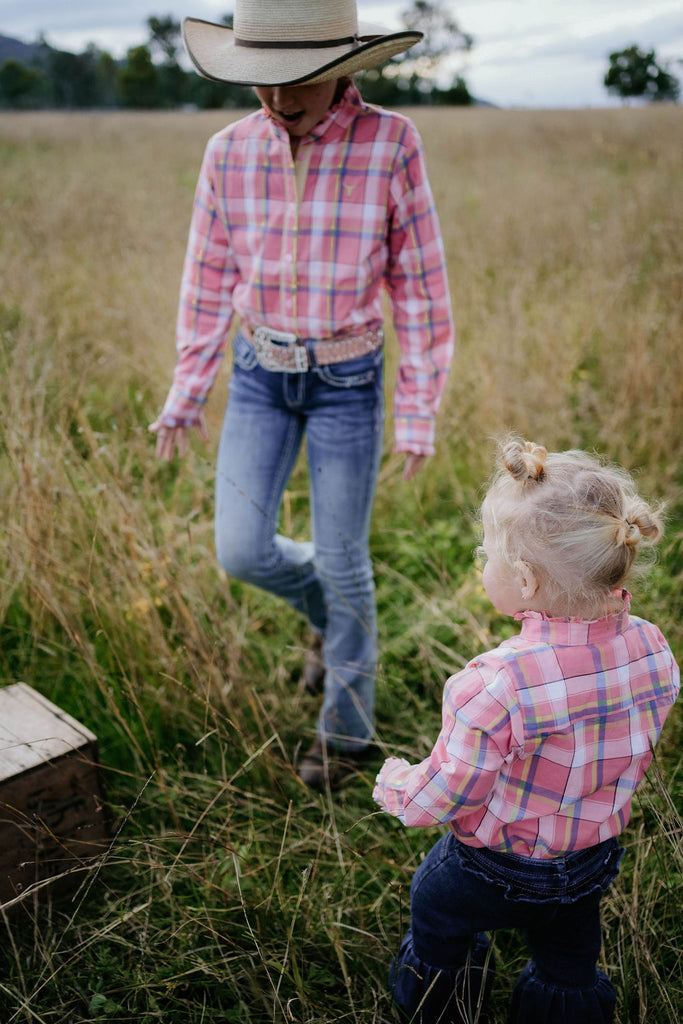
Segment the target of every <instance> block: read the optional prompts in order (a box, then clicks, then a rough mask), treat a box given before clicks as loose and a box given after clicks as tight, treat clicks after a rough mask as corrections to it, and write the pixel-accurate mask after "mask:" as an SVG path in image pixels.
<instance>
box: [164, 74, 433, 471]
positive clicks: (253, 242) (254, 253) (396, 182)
mask: <svg viewBox="0 0 683 1024" xmlns="http://www.w3.org/2000/svg"><path fill="white" fill-rule="evenodd" d="M383 289H386V292H387V294H388V296H389V300H390V304H391V311H392V319H393V323H394V327H395V330H396V333H397V336H398V340H399V344H400V347H401V351H402V357H401V360H400V364H399V368H398V376H397V382H396V389H395V400H394V429H395V437H396V447H397V449H399V450H402V451H412V452H416V453H418V454H419V453H422V454H431V453H432V452H433V450H434V443H433V439H434V418H435V415H436V412H437V409H438V406H439V401H440V398H441V394H442V392H443V388H444V385H445V381H446V375H447V373H448V368H449V366H450V362H451V357H452V353H453V322H452V314H451V305H450V298H449V289H448V280H447V275H446V269H445V261H444V252H443V243H442V239H441V233H440V229H439V223H438V219H437V216H436V212H435V209H434V202H433V198H432V194H431V190H430V187H429V183H428V181H427V176H426V171H425V165H424V158H423V151H422V144H421V141H420V138H419V136H418V134H417V131H416V129H415V128H414V126H413V125H412V123H411V122H410V121H409V120H408V119H407V118H405V117H403V116H401V115H399V114H396V113H393V112H388V111H384V110H381V109H378V108H375V107H371V106H368V105H366V104H365V103H364V102H363V100H362V99H361V97H360V94H359V92H358V90H357V89H356V87H355V86H354V85H350V86H349V87H348V88H347V90H346V93H345V94H344V96H343V98H342V100H341V102H340V103H338V104H337V105H336V106H335V107H333V108H332V110H330V111H329V112H328V115H327V117H326V118H325V120H324V121H323V122H321V123H320V124H319V125H317V126H316V127H315V128H314V129H313V131H312V132H311V133H310V135H308V136H306V137H305V138H304V139H302V141H301V143H300V145H299V149H298V152H297V157H296V161H293V159H292V155H291V150H290V146H289V137H288V136H287V134H286V132H284V131H283V130H282V129H281V127H280V126H279V125H277V124H276V123H275V122H274V121H273V120H272V119H271V118H269V117H268V116H266V114H265V113H264V112H263V111H262V110H259V111H257V112H255V113H253V114H251V115H249V116H247V117H245V118H243V119H242V120H240V121H237V122H236V123H234V124H232V125H229V126H228V127H227V128H225V129H224V130H223V131H221V132H219V133H218V134H217V135H215V136H214V137H213V138H212V139H210V141H209V143H208V146H207V148H206V152H205V155H204V161H203V164H202V169H201V173H200V177H199V182H198V185H197V191H196V196H195V203H194V212H193V217H192V223H191V228H190V236H189V242H188V248H187V255H186V258H185V266H184V271H183V279H182V285H181V293H180V306H179V313H178V328H177V339H176V340H177V350H178V360H177V364H176V369H175V374H174V379H173V385H172V388H171V391H170V393H169V396H168V399H167V401H166V404H165V406H164V410H163V413H162V416H161V419H162V422H163V423H164V424H165V425H166V426H180V425H183V426H187V425H191V424H193V423H196V422H197V420H198V418H199V414H200V410H201V407H202V405H203V404H204V402H205V401H206V398H207V395H208V393H209V391H210V389H211V386H212V384H213V382H214V379H215V376H216V373H217V370H218V366H219V363H220V360H221V358H222V356H223V353H224V350H225V344H226V338H227V334H228V331H229V329H230V325H231V323H232V320H233V317H234V315H235V314H238V315H239V316H240V317H242V318H243V320H244V321H246V323H248V324H249V325H250V326H251V327H254V326H258V325H260V324H265V325H267V326H268V327H271V328H273V329H275V330H281V331H288V332H291V333H293V334H296V335H297V336H298V337H300V338H315V339H321V338H330V337H332V336H333V335H336V334H340V333H349V332H351V333H362V331H364V330H365V329H366V328H367V327H371V326H376V325H378V324H381V323H382V320H383V311H382V292H383Z"/></svg>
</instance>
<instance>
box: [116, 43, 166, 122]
mask: <svg viewBox="0 0 683 1024" xmlns="http://www.w3.org/2000/svg"><path fill="white" fill-rule="evenodd" d="M119 91H120V93H121V98H122V100H123V105H124V106H125V107H158V106H159V100H160V96H159V74H158V72H157V69H156V68H155V66H154V64H153V63H152V54H151V53H150V52H149V48H148V47H147V46H134V47H132V49H130V50H129V51H128V54H127V64H126V66H125V67H124V68H122V69H121V70H120V71H119Z"/></svg>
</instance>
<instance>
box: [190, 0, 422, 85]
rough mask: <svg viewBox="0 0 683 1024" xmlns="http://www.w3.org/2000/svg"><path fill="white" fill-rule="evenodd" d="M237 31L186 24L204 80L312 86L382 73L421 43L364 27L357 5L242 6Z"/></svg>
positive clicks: (342, 1)
mask: <svg viewBox="0 0 683 1024" xmlns="http://www.w3.org/2000/svg"><path fill="white" fill-rule="evenodd" d="M233 26H234V27H233V28H232V29H230V28H227V26H225V25H216V24H214V23H213V22H209V21H201V20H199V19H198V18H185V19H184V21H183V38H184V40H185V47H186V49H187V52H188V54H189V55H190V59H191V60H192V63H193V64H194V66H195V68H196V69H197V71H198V72H199V74H200V75H203V76H204V77H205V78H211V79H213V80H214V81H218V82H232V83H234V84H236V85H304V84H310V85H312V84H313V83H315V82H327V81H330V80H331V79H336V78H341V77H342V76H343V75H352V74H354V73H355V72H356V71H362V70H364V69H366V68H371V67H375V66H376V65H377V64H381V63H382V62H383V61H385V60H388V59H389V58H390V57H394V56H395V55H396V54H397V53H402V52H403V50H407V49H409V47H411V46H413V45H414V44H415V43H417V42H418V41H419V40H420V39H421V38H422V33H421V32H409V31H402V32H387V31H386V29H382V28H378V27H377V26H376V25H364V24H359V23H358V16H357V13H356V3H355V0H236V6H235V17H234V22H233Z"/></svg>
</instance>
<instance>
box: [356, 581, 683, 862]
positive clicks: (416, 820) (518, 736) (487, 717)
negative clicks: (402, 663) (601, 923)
mask: <svg viewBox="0 0 683 1024" xmlns="http://www.w3.org/2000/svg"><path fill="white" fill-rule="evenodd" d="M625 599H626V606H625V610H624V611H623V612H621V613H619V614H617V615H611V616H608V617H606V618H604V619H598V620H596V621H595V622H584V621H583V620H581V619H548V618H547V616H545V615H543V614H540V613H538V612H525V613H523V614H521V615H519V616H518V618H521V619H522V631H521V634H520V635H519V636H515V637H513V638H512V639H510V640H506V641H505V642H504V643H503V644H501V646H500V647H498V648H496V649H495V650H493V651H489V652H488V653H487V654H483V655H482V656H481V657H478V658H475V659H474V660H473V661H471V662H470V663H469V664H468V665H467V666H466V668H464V669H463V671H462V672H459V673H458V674H457V675H454V676H452V677H451V678H450V679H449V680H448V682H447V683H446V688H445V692H444V701H443V725H442V729H441V733H440V735H439V738H438V740H437V741H436V745H435V747H434V749H433V750H432V752H431V754H430V755H429V757H428V758H426V760H424V761H422V763H421V764H418V765H410V764H408V762H407V761H405V760H403V759H399V758H389V760H388V761H386V762H385V764H384V766H383V767H382V769H381V771H380V772H379V775H378V776H377V784H376V786H375V790H374V793H373V796H374V799H375V800H376V801H377V802H378V803H379V804H380V805H381V806H382V807H383V808H384V809H385V810H387V811H388V812H389V813H390V814H393V815H394V816H395V817H397V818H399V819H400V820H401V821H402V822H403V823H404V824H405V825H412V826H425V825H438V824H441V823H444V822H448V823H449V825H450V828H451V829H452V830H453V832H454V833H455V835H456V836H457V837H458V839H460V840H461V841H462V842H463V843H466V844H467V845H469V846H479V847H482V846H485V847H488V848H489V849H492V850H497V851H499V852H501V853H515V854H519V855H521V856H527V857H534V858H549V857H557V856H561V855H562V854H565V853H567V852H568V851H570V850H580V849H585V848H586V847H589V846H594V845H596V844H597V843H600V842H603V841H604V840H605V839H609V838H610V837H612V836H617V835H619V833H620V832H621V831H622V830H623V829H624V827H625V826H626V823H627V822H628V819H629V815H630V811H631V799H632V797H633V793H634V790H635V788H636V786H637V785H638V783H639V782H640V780H641V779H642V777H643V775H644V773H645V770H646V769H647V767H648V765H649V763H650V760H651V758H652V750H653V748H654V745H655V743H656V742H657V739H658V737H659V734H660V731H661V729H662V725H663V723H664V720H665V718H666V716H667V714H668V712H669V710H670V709H671V706H672V705H673V703H674V701H675V699H676V696H677V694H678V690H679V686H680V678H679V671H678V667H677V665H676V662H675V661H674V659H673V656H672V654H671V651H670V649H669V647H668V645H667V643H666V641H665V639H664V637H663V636H662V634H661V633H660V631H659V630H658V629H657V627H656V626H653V625H652V624H651V623H649V622H645V621H644V620H643V619H639V618H636V617H635V616H629V613H628V607H629V600H630V595H628V594H625Z"/></svg>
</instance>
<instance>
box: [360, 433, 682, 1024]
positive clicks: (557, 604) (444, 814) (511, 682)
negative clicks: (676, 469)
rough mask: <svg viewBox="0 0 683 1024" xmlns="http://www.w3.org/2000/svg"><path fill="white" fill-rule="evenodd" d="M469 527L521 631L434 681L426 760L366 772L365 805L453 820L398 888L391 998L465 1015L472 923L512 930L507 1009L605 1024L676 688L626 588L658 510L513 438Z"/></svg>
mask: <svg viewBox="0 0 683 1024" xmlns="http://www.w3.org/2000/svg"><path fill="white" fill-rule="evenodd" d="M482 522H483V528H484V537H483V547H482V548H481V549H480V550H481V554H482V557H483V559H484V560H485V566H484V570H483V584H484V588H485V589H486V592H487V594H488V596H489V598H490V600H491V601H492V603H493V605H494V606H495V607H496V608H497V609H498V610H499V611H501V612H502V613H503V614H505V615H511V616H514V617H515V618H516V619H518V620H520V622H521V627H522V628H521V633H520V634H519V635H517V636H514V637H512V638H511V639H509V640H506V641H505V642H504V643H502V644H501V645H500V646H499V647H497V648H496V649H495V650H492V651H488V652H487V653H485V654H482V655H480V656H479V657H477V658H475V659H474V660H472V661H471V662H470V663H469V664H468V665H467V666H466V667H465V668H464V669H463V671H461V672H459V673H458V674H457V675H454V676H452V677H451V678H450V679H449V680H448V682H447V683H446V688H445V692H444V699H443V720H442V728H441V732H440V735H439V737H438V739H437V741H436V744H435V746H434V749H433V750H432V752H431V754H430V755H429V756H428V757H427V758H426V759H425V760H424V761H422V762H421V763H420V764H417V765H410V764H408V762H407V761H405V760H403V759H400V758H396V757H390V758H389V759H388V760H387V761H386V762H385V764H384V766H383V767H382V769H381V771H380V772H379V774H378V776H377V783H376V787H375V790H374V793H373V796H374V799H375V800H376V801H377V803H379V804H380V806H381V807H383V808H384V810H386V811H388V812H389V813H390V814H393V815H394V816H395V817H397V818H399V819H400V820H401V821H402V822H403V824H404V825H407V826H413V827H420V826H429V825H439V824H442V823H448V826H449V831H448V832H447V833H446V834H445V835H444V836H443V837H442V838H441V839H440V840H439V841H438V842H437V843H436V845H435V846H434V847H433V848H432V850H431V851H430V852H429V854H428V855H427V857H426V858H425V860H424V861H423V862H422V864H421V865H420V867H419V868H418V870H417V871H416V873H415V876H414V878H413V881H412V886H411V925H410V929H409V930H408V932H407V934H406V936H405V937H404V939H403V942H402V944H401V947H400V951H399V954H398V956H397V957H396V959H395V960H394V962H393V964H392V967H391V973H390V981H391V985H392V991H393V996H394V999H395V1001H396V1003H397V1005H398V1006H399V1008H400V1009H401V1010H402V1011H403V1013H404V1014H405V1015H406V1016H407V1017H408V1019H410V1020H412V1021H415V1022H421V1024H436V1022H437V1021H439V1022H440V1024H449V1022H451V1024H452V1022H460V1021H468V1020H474V1019H477V1014H483V1013H485V1008H486V1001H487V997H488V995H489V993H490V989H491V985H492V982H493V975H494V968H495V965H494V957H493V953H492V950H491V949H490V947H489V940H488V937H487V934H486V932H487V931H495V929H497V928H519V929H521V931H522V933H523V935H524V938H525V941H526V943H527V945H528V948H529V950H530V954H531V959H530V962H529V963H528V965H527V966H526V968H525V969H524V971H523V972H522V974H521V976H520V978H519V980H518V981H517V984H516V986H515V989H514V992H513V997H512V1014H511V1020H512V1021H513V1022H520V1024H522V1022H523V1024H565V1022H566V1024H579V1022H580V1024H603V1022H609V1021H612V1020H613V1015H614V1007H615V1002H616V994H615V990H614V988H613V986H612V984H611V982H610V981H609V979H608V978H607V976H606V974H604V972H602V971H600V970H599V969H598V968H597V961H598V956H599V953H600V947H601V930H600V912H599V906H600V899H601V897H602V895H603V893H604V892H605V890H606V889H607V887H608V886H609V884H610V882H611V881H612V880H613V879H614V878H615V877H616V875H617V873H618V870H619V868H618V865H619V860H620V857H621V854H622V853H623V850H622V849H621V847H620V846H619V844H618V842H617V837H618V835H619V834H620V833H621V832H622V831H623V829H624V828H625V826H626V824H627V822H628V819H629V814H630V810H631V800H632V798H633V793H634V791H635V789H636V787H637V786H638V784H639V782H640V781H641V779H642V778H643V775H644V773H645V771H646V769H647V767H648V765H649V763H650V760H651V758H652V752H653V748H654V746H655V744H656V742H657V740H658V737H659V734H660V732H661V729H662V726H663V724H664V720H665V719H666V716H667V714H668V712H669V710H670V709H671V707H672V705H673V703H674V701H675V699H676V696H677V694H678V690H679V685H680V681H679V671H678V667H677V665H676V663H675V661H674V659H673V656H672V654H671V651H670V649H669V646H668V644H667V643H666V641H665V639H664V637H663V636H662V634H661V633H660V631H659V630H658V629H657V627H656V626H654V625H652V624H651V623H649V622H646V621H644V620H643V619H640V618H637V617H636V616H633V615H631V614H630V613H629V608H630V600H631V598H630V594H629V593H628V592H627V591H626V590H625V589H624V586H625V584H626V581H627V580H628V578H629V576H630V575H631V574H632V571H633V570H634V569H635V563H636V559H637V556H638V554H639V551H640V550H641V549H642V548H644V547H646V546H649V545H653V544H655V543H657V541H658V540H659V539H660V537H661V535H662V532H663V531H662V521H661V516H660V513H659V511H658V510H655V509H652V508H651V507H649V506H648V504H647V503H646V502H645V501H643V500H642V499H641V498H640V497H639V496H638V495H637V493H636V489H635V485H634V483H633V480H632V479H631V478H630V477H629V476H628V474H626V473H625V472H623V471H622V470H620V469H618V468H615V467H608V466H605V465H603V464H602V463H601V462H600V461H599V460H598V459H596V458H594V457H593V456H590V455H588V454H586V453H584V452H580V451H569V452H563V453H550V454H549V453H548V452H547V451H546V449H545V448H543V447H540V446H539V445H536V444H531V443H528V442H527V443H522V442H518V441H511V442H508V443H507V444H506V445H504V446H503V447H502V449H501V467H500V469H499V471H498V473H497V475H496V476H495V477H494V479H493V481H492V484H491V486H490V488H489V490H488V493H487V495H486V498H485V500H484V503H483V508H482ZM478 1019H480V1020H482V1019H485V1017H482V1016H479V1018H478Z"/></svg>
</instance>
